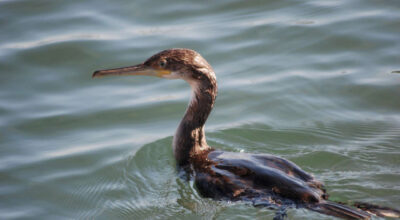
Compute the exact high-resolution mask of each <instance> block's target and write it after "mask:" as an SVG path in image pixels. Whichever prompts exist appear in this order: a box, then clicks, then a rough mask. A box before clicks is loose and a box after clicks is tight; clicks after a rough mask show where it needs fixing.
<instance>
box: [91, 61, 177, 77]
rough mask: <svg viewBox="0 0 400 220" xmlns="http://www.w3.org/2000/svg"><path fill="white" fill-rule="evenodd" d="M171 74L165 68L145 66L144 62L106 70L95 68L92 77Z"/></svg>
mask: <svg viewBox="0 0 400 220" xmlns="http://www.w3.org/2000/svg"><path fill="white" fill-rule="evenodd" d="M169 74H171V71H169V70H166V69H155V68H153V67H150V66H145V65H144V64H138V65H134V66H128V67H121V68H116V69H106V70H96V71H95V72H94V73H93V75H92V78H98V77H103V76H137V75H144V76H156V77H163V76H165V75H169Z"/></svg>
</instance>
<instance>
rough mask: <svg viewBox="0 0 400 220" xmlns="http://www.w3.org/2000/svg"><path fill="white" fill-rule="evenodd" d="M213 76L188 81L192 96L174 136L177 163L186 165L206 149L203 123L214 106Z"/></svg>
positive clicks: (214, 82) (214, 87)
mask: <svg viewBox="0 0 400 220" xmlns="http://www.w3.org/2000/svg"><path fill="white" fill-rule="evenodd" d="M212 76H213V77H210V78H206V79H201V80H195V81H188V82H189V84H190V85H191V87H192V97H191V100H190V102H189V106H188V108H187V109H186V113H185V116H184V117H183V118H182V120H181V122H180V124H179V127H178V129H177V131H176V133H175V136H174V143H173V147H174V156H175V159H176V161H177V163H178V165H187V164H189V161H190V159H191V158H193V157H196V155H200V154H201V153H202V152H204V151H207V150H209V149H210V147H209V146H208V144H207V141H206V136H205V133H204V124H205V122H206V120H207V118H208V116H209V114H210V112H211V110H212V108H213V106H214V102H215V98H216V96H217V84H216V80H215V76H214V74H212Z"/></svg>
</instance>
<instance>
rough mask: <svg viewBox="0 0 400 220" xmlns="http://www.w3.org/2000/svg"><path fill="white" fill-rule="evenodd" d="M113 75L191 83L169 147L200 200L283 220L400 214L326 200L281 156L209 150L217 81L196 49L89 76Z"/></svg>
mask: <svg viewBox="0 0 400 220" xmlns="http://www.w3.org/2000/svg"><path fill="white" fill-rule="evenodd" d="M112 75H118V76H125V75H146V76H155V77H160V78H166V79H183V80H185V81H186V82H187V83H189V84H190V86H191V89H192V97H191V100H190V102H189V105H188V107H187V109H186V112H185V114H184V116H183V119H182V120H181V122H180V124H179V126H178V128H177V130H176V133H175V135H174V139H173V143H172V145H173V153H174V157H175V159H176V163H177V166H178V167H179V168H180V169H182V170H185V171H186V172H188V173H189V174H190V175H191V176H192V177H193V179H194V182H195V186H196V188H197V190H198V191H199V192H200V194H201V195H202V196H204V197H210V198H214V199H217V200H230V201H248V202H251V203H252V204H253V205H255V206H262V207H268V208H276V209H278V210H279V211H278V212H277V214H276V216H275V218H274V219H284V217H285V215H286V213H285V208H286V207H296V208H300V207H303V208H307V209H309V210H313V211H316V212H320V213H323V214H327V215H332V216H336V217H340V218H343V219H369V218H370V216H371V214H374V215H379V216H390V215H392V217H398V216H400V212H399V211H397V210H394V209H389V208H384V207H379V206H372V205H369V204H361V205H359V208H353V207H349V206H347V205H344V204H339V203H335V202H332V201H329V200H328V194H327V193H326V191H325V189H324V186H323V184H322V183H321V182H320V181H318V180H316V179H315V178H314V177H313V176H312V175H311V174H308V173H307V172H305V171H303V170H302V169H301V168H300V167H298V166H297V165H296V164H294V163H292V162H290V161H288V160H286V159H284V158H281V157H278V156H274V155H270V154H250V153H239V152H225V151H221V150H217V149H214V148H212V147H210V146H209V145H208V144H207V140H206V136H205V131H204V124H205V123H206V120H207V118H208V116H209V114H210V112H211V110H212V109H213V107H214V102H215V99H216V97H217V91H218V89H217V79H216V75H215V73H214V70H213V68H212V67H211V65H210V64H209V63H208V62H207V61H206V60H205V59H204V58H203V57H202V56H201V55H200V54H199V53H197V52H196V51H194V50H190V49H168V50H164V51H161V52H159V53H157V54H155V55H153V56H151V57H150V58H148V59H147V60H146V61H145V62H143V63H141V64H137V65H134V66H129V67H122V68H116V69H107V70H98V71H95V72H94V73H93V77H103V76H112ZM361 209H364V211H363V210H361Z"/></svg>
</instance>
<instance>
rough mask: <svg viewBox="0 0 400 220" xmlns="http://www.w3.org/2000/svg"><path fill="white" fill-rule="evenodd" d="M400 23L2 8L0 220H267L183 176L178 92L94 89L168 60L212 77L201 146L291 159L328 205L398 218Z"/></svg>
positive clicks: (394, 18) (295, 213)
mask: <svg viewBox="0 0 400 220" xmlns="http://www.w3.org/2000/svg"><path fill="white" fill-rule="evenodd" d="M399 11H400V3H399V2H398V1H394V0H393V1H371V0H364V1H356V0H347V1H218V2H217V3H215V2H207V4H204V3H202V2H197V1H178V0H176V1H168V2H167V1H135V2H132V1H124V0H116V1H93V0H92V1H84V2H82V1H60V0H51V1H50V0H36V1H33V0H14V1H11V0H3V1H0V30H1V34H0V216H1V219H272V217H273V216H274V211H273V210H267V209H257V208H253V207H251V206H249V205H248V204H245V203H227V202H217V201H213V200H210V199H205V198H202V197H200V196H199V195H198V193H197V191H196V189H195V188H194V187H193V183H191V182H186V181H184V180H182V179H180V178H179V177H178V175H177V173H176V170H175V162H174V158H173V156H172V150H171V141H172V135H173V133H174V131H175V128H176V127H177V125H178V123H179V120H180V118H181V117H182V115H183V113H184V110H185V108H186V106H187V101H188V99H189V95H190V92H189V89H190V87H189V86H188V85H186V84H185V83H184V82H183V81H169V80H162V79H155V78H146V77H119V78H118V77H116V78H103V79H96V80H92V79H91V73H92V72H93V71H94V70H96V69H101V68H113V67H119V66H127V65H132V64H136V63H140V62H142V61H144V60H145V59H146V58H147V57H149V56H150V55H152V54H153V53H156V52H158V51H160V50H162V49H166V48H173V47H187V48H191V49H195V50H197V51H199V52H200V53H201V54H202V55H203V56H204V57H205V58H206V59H207V60H208V61H209V62H210V64H211V65H212V66H213V67H214V69H215V71H216V73H217V78H218V82H219V95H218V99H217V102H216V105H215V109H214V111H213V112H212V114H211V116H210V118H209V121H208V122H207V126H206V130H207V136H208V142H209V144H210V145H212V146H213V147H215V148H220V149H223V150H227V151H236V152H239V151H244V152H249V153H272V154H275V155H280V156H282V157H285V158H287V159H290V160H292V161H294V162H295V163H297V164H298V165H299V166H301V167H302V168H303V169H305V170H306V171H308V172H311V173H314V174H315V176H316V177H317V178H318V179H320V180H322V181H323V182H325V184H326V187H327V189H328V190H329V192H330V195H331V198H332V199H333V200H335V201H349V202H351V201H363V202H371V203H374V204H379V205H386V206H391V207H397V208H399V207H400V185H399V182H400V170H399V167H400V146H399V143H400V99H399V92H400V74H399V71H400V52H399V51H400V13H399ZM288 215H289V218H290V219H334V218H333V217H326V216H323V215H320V214H317V213H313V212H310V211H307V210H289V211H288ZM376 219H379V218H376Z"/></svg>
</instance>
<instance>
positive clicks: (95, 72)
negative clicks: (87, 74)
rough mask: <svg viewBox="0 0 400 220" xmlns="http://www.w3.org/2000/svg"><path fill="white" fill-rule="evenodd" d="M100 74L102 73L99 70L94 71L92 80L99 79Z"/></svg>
mask: <svg viewBox="0 0 400 220" xmlns="http://www.w3.org/2000/svg"><path fill="white" fill-rule="evenodd" d="M99 72H100V71H99V70H96V71H94V72H93V74H92V78H96V77H98V75H99Z"/></svg>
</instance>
